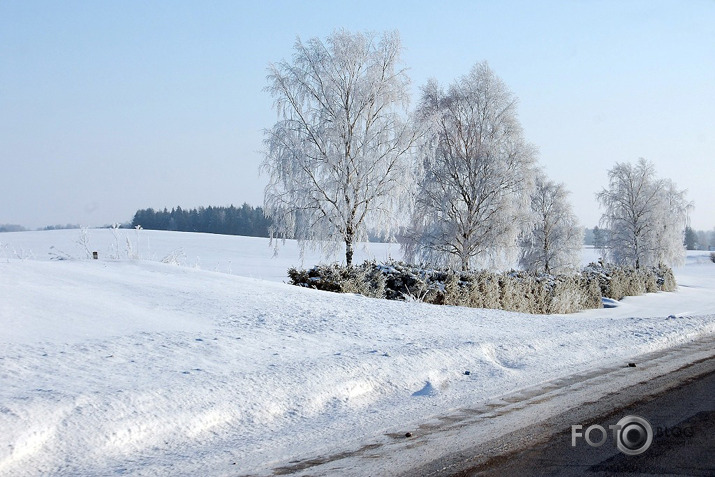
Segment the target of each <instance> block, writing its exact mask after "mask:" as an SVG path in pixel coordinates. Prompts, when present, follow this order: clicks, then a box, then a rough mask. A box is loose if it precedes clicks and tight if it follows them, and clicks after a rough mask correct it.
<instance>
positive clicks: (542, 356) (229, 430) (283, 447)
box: [0, 230, 715, 476]
mask: <svg viewBox="0 0 715 477" xmlns="http://www.w3.org/2000/svg"><path fill="white" fill-rule="evenodd" d="M122 234H123V235H126V237H121V240H120V241H115V240H114V237H113V236H112V233H111V231H109V230H102V231H99V230H91V231H90V239H91V244H92V246H93V249H94V250H98V251H99V253H100V260H96V261H94V260H85V259H82V260H79V259H77V260H63V261H50V260H49V258H50V252H51V253H53V254H56V253H57V250H61V251H62V252H63V253H64V254H66V255H71V256H74V257H77V258H81V257H83V256H84V251H83V249H82V248H81V247H79V246H78V245H77V244H76V243H75V242H76V240H77V238H78V235H79V233H78V231H76V230H75V231H53V232H22V233H12V234H0V430H1V431H0V475H13V476H14V475H108V474H123V473H126V474H131V475H237V474H239V475H240V474H258V475H263V474H266V475H269V474H272V473H273V472H274V470H275V469H279V468H280V467H283V466H285V465H287V464H289V463H290V462H291V461H295V460H300V459H307V458H311V457H315V456H320V455H328V454H335V453H339V452H341V451H346V450H351V449H357V448H360V447H361V446H362V445H364V444H366V443H369V442H370V441H371V439H373V438H374V437H375V436H381V435H384V434H387V433H400V432H402V433H404V430H405V429H412V428H414V426H415V425H416V424H418V423H420V422H424V421H425V420H427V419H429V417H430V416H434V415H437V414H443V413H445V412H448V411H449V410H450V409H455V408H460V407H464V406H468V405H477V404H479V403H480V402H483V401H485V400H487V399H492V398H494V397H496V396H499V395H503V394H506V393H509V392H513V391H515V390H517V389H521V388H525V387H529V386H533V385H535V384H538V383H541V382H545V381H549V380H553V379H556V378H559V377H563V376H567V375H570V374H573V373H577V372H582V371H584V370H588V369H591V368H593V367H595V366H596V365H598V366H603V365H608V364H613V363H623V362H625V361H626V360H627V359H629V358H630V357H632V356H635V355H639V354H642V353H646V352H649V351H654V350H658V349H663V348H667V347H670V346H674V345H677V344H681V343H685V342H688V341H691V340H694V339H696V338H703V337H713V336H715V293H713V292H714V291H715V264H712V263H711V262H710V261H709V260H708V259H707V256H706V255H707V254H705V253H693V254H691V255H690V256H689V259H688V262H687V264H686V265H685V266H684V267H681V268H679V269H677V270H676V277H677V279H678V282H679V285H680V288H679V291H678V292H677V293H659V294H651V295H647V296H642V297H629V298H626V299H625V300H623V301H622V302H620V303H618V306H616V307H615V308H609V309H602V310H589V311H585V312H582V313H578V314H573V315H549V316H532V315H523V314H517V313H509V312H502V311H495V310H480V309H464V308H459V307H440V306H434V305H426V304H422V303H414V302H409V303H406V302H391V301H386V300H376V299H369V298H364V297H360V296H354V295H338V294H331V293H326V292H319V291H315V290H307V289H302V288H298V287H292V286H289V285H286V284H284V283H281V282H282V281H284V280H285V279H286V278H285V270H286V268H287V267H288V266H291V265H301V261H300V258H299V257H298V253H297V247H296V246H295V244H294V243H292V242H288V243H287V244H286V246H285V248H282V249H281V250H280V251H279V254H278V256H277V257H276V258H273V257H272V256H273V251H272V249H271V248H270V247H269V246H268V241H267V240H265V239H255V238H245V237H225V236H217V235H203V234H185V233H172V232H151V231H142V232H141V233H140V234H139V238H138V243H137V237H136V234H135V232H134V231H123V232H122ZM126 238H128V239H129V240H130V242H132V247H131V248H132V253H138V254H139V255H140V256H142V257H144V259H142V260H130V259H127V258H126V252H127V246H126ZM117 243H119V246H118V247H117ZM137 245H138V247H137ZM52 246H53V247H54V248H53V249H50V247H52ZM179 250H181V252H182V253H177V252H178V251H179ZM370 251H371V252H368V251H362V252H361V254H362V255H361V257H358V259H362V258H363V257H370V256H375V257H376V258H378V259H379V260H382V259H385V258H387V257H388V256H392V257H395V258H399V248H398V247H396V246H394V245H393V246H388V245H381V244H377V245H375V244H371V246H370ZM584 253H585V255H586V257H585V260H586V261H588V260H590V259H592V258H593V257H594V254H595V252H594V251H592V250H587V251H585V252H584ZM117 254H119V255H120V256H121V257H122V258H121V259H119V260H115V259H111V258H110V257H112V256H113V255H115V256H116V255H117ZM371 254H372V255H371ZM169 255H173V256H174V257H178V259H179V260H178V261H179V262H181V263H183V266H177V265H175V264H166V263H161V260H162V259H163V258H166V257H167V256H169ZM316 255H317V254H309V255H308V256H306V258H305V262H304V264H305V265H311V264H312V263H314V262H316V261H317V257H316ZM169 261H175V260H169ZM227 272H229V273H227ZM670 315H674V316H675V317H669V316H670ZM465 371H469V374H468V375H467V374H465Z"/></svg>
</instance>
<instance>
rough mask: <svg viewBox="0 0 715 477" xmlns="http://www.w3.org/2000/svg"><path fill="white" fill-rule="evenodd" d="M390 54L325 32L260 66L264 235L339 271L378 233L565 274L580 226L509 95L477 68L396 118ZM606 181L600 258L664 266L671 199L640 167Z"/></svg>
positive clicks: (680, 219)
mask: <svg viewBox="0 0 715 477" xmlns="http://www.w3.org/2000/svg"><path fill="white" fill-rule="evenodd" d="M401 50H402V47H401V44H400V39H399V35H398V34H397V33H396V32H391V33H385V34H383V35H381V36H379V37H378V36H376V35H373V34H366V33H351V32H346V31H337V32H335V33H333V34H332V35H330V36H329V37H328V38H327V39H326V40H325V41H321V40H320V39H317V38H314V39H311V40H309V41H307V42H302V41H301V40H297V41H296V43H295V45H294V54H293V58H292V60H291V61H282V62H280V63H277V64H271V65H270V67H269V75H268V86H267V88H266V89H267V91H268V92H269V93H270V94H271V95H272V97H273V99H274V105H275V108H276V111H277V113H278V121H277V122H276V123H275V124H274V125H273V127H272V128H270V129H269V130H267V131H266V133H265V160H264V162H263V164H262V170H263V171H264V172H265V173H266V174H267V176H268V178H269V183H268V185H267V187H266V190H265V201H264V210H265V213H266V214H267V215H268V216H270V217H271V218H272V220H273V235H274V236H275V237H282V238H296V239H298V240H299V241H300V242H301V244H303V245H304V246H305V245H314V246H319V247H321V248H323V249H324V250H325V251H327V252H330V251H334V250H335V249H336V248H337V247H339V246H340V245H341V244H344V246H345V261H346V264H347V265H348V266H351V264H352V261H353V253H354V247H355V244H356V243H357V242H360V241H365V240H366V239H367V232H368V230H380V231H381V232H382V233H383V234H384V238H385V239H392V238H397V239H398V240H399V241H400V243H401V244H402V248H403V252H404V255H405V258H406V259H407V260H410V261H413V262H421V263H425V264H429V265H432V266H443V267H449V268H453V269H456V270H464V271H466V270H470V269H474V268H477V267H499V266H504V265H509V264H512V263H514V261H515V260H517V259H518V260H519V263H520V265H521V266H522V267H523V268H524V269H527V270H531V271H544V272H547V273H561V272H565V271H568V270H569V269H573V268H575V267H577V266H578V264H579V260H580V251H581V247H582V243H583V232H582V228H581V227H579V226H578V223H577V219H576V216H575V215H574V213H573V211H572V209H571V207H570V205H569V202H568V191H567V190H566V188H565V186H564V185H563V184H558V183H555V182H553V181H552V180H549V179H548V178H547V177H546V176H545V175H544V173H543V172H542V171H541V170H540V169H539V168H538V164H537V151H536V148H535V147H534V146H533V145H531V144H529V143H528V142H527V141H526V139H525V138H524V134H523V131H522V127H521V125H520V123H519V119H518V115H517V108H516V106H517V99H516V97H515V96H514V94H513V93H512V92H511V91H510V90H509V89H508V88H507V86H506V85H505V84H504V82H503V81H502V80H501V79H500V78H499V77H498V76H497V75H496V74H495V73H494V72H493V71H492V70H491V68H490V67H489V66H488V65H487V63H478V64H476V65H475V66H474V67H473V68H472V69H471V71H469V72H468V73H467V74H466V75H464V76H462V77H460V78H458V79H456V80H455V81H454V82H452V83H451V84H450V85H448V86H446V87H444V86H442V85H440V84H438V83H437V82H436V81H434V80H432V81H430V82H428V83H427V84H426V85H425V86H423V87H422V88H421V97H420V98H419V101H418V104H417V106H416V108H415V109H414V110H410V109H409V108H410V106H409V99H410V95H409V87H410V81H409V78H408V76H407V73H406V69H405V68H404V66H403V65H402V63H401V61H400V54H401ZM628 174H630V175H631V176H629V177H630V178H623V177H622V176H624V175H628ZM609 177H610V184H609V189H604V191H602V192H601V193H599V194H598V200H599V201H600V202H601V204H602V205H603V206H604V207H605V209H606V213H605V214H604V218H603V225H604V226H606V227H607V228H608V229H610V230H612V231H613V233H611V234H610V235H609V240H610V242H609V244H608V246H607V252H608V253H609V258H611V259H613V260H615V261H618V262H621V263H630V262H632V263H631V264H632V265H635V266H636V267H638V266H644V265H650V264H653V263H668V262H672V261H677V258H678V257H677V255H678V252H679V249H678V247H677V246H676V245H674V244H675V243H676V242H677V240H676V239H677V238H678V237H677V236H678V234H679V233H680V234H682V230H683V229H684V226H685V225H684V220H685V217H686V214H687V209H688V207H689V205H688V204H687V203H686V202H685V199H684V193H683V192H680V191H678V190H677V189H676V187H675V185H674V184H673V183H672V182H670V181H666V180H658V179H657V178H655V176H654V171H653V168H652V165H650V164H649V163H647V162H645V161H641V162H639V163H638V164H637V165H636V166H631V165H628V164H617V165H616V167H615V168H614V169H613V170H611V171H610V173H609ZM638 181H640V182H638ZM639 184H640V186H641V187H639ZM628 194H630V195H628ZM629 207H631V209H629ZM633 207H637V208H638V211H637V213H636V211H635V210H633ZM679 240H680V242H679V243H681V244H682V238H680V239H679ZM681 248H682V247H681Z"/></svg>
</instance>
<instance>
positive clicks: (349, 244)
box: [345, 238, 353, 268]
mask: <svg viewBox="0 0 715 477" xmlns="http://www.w3.org/2000/svg"><path fill="white" fill-rule="evenodd" d="M345 264H346V265H347V266H348V268H350V267H352V266H353V241H352V238H350V239H349V240H348V239H345Z"/></svg>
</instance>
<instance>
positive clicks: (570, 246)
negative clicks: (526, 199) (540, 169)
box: [520, 175, 583, 273]
mask: <svg viewBox="0 0 715 477" xmlns="http://www.w3.org/2000/svg"><path fill="white" fill-rule="evenodd" d="M531 212H532V223H533V226H532V227H533V228H532V229H531V230H530V231H529V232H528V233H525V234H524V235H523V236H522V238H521V247H522V248H521V259H520V265H521V266H522V267H523V268H524V269H526V270H530V271H536V272H542V271H543V272H546V273H552V272H555V273H563V272H566V271H568V270H571V269H574V268H577V267H578V265H579V262H580V259H581V249H582V248H583V229H582V228H581V227H579V226H578V220H577V218H576V216H575V215H574V213H573V211H572V209H571V204H569V202H568V191H567V190H566V187H565V186H564V185H563V184H557V183H555V182H554V181H551V180H548V179H547V178H546V177H544V176H543V175H538V176H537V178H536V184H535V188H534V192H533V193H532V194H531Z"/></svg>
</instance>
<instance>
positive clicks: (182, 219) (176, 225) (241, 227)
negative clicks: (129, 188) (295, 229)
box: [132, 204, 271, 237]
mask: <svg viewBox="0 0 715 477" xmlns="http://www.w3.org/2000/svg"><path fill="white" fill-rule="evenodd" d="M138 225H141V227H142V228H144V229H148V230H172V231H177V232H203V233H209V234H223V235H246V236H250V237H268V236H269V228H270V226H271V219H269V218H267V217H266V216H265V215H264V214H263V209H262V208H261V207H252V206H250V205H248V204H243V205H242V206H241V207H234V206H233V205H231V206H230V207H212V206H208V207H199V208H198V209H182V208H181V207H176V208H172V209H171V210H167V209H166V208H165V209H164V210H154V209H151V208H149V209H140V210H138V211H137V212H136V214H134V218H133V219H132V227H136V226H138Z"/></svg>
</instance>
